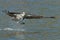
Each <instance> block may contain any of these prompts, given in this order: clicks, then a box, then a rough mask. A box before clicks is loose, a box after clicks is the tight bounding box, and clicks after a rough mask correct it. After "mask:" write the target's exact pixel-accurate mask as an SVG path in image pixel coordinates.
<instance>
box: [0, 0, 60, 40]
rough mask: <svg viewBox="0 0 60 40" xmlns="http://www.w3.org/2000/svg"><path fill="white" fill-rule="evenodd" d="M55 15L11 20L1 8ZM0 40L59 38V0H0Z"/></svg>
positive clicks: (51, 39) (52, 39) (57, 39)
mask: <svg viewBox="0 0 60 40" xmlns="http://www.w3.org/2000/svg"><path fill="white" fill-rule="evenodd" d="M4 9H7V10H9V11H16V12H23V11H25V12H29V13H32V14H35V15H43V16H55V17H56V18H55V19H50V18H46V19H45V18H44V19H37V20H36V19H30V20H29V19H25V24H24V25H21V24H17V23H16V22H15V21H12V20H11V18H10V17H9V16H7V15H6V13H3V12H2V10H4ZM0 40H60V0H0Z"/></svg>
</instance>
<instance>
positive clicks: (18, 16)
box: [3, 11, 55, 24]
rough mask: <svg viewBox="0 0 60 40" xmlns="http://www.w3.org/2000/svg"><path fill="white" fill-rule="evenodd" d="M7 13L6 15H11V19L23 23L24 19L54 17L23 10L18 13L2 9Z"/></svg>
mask: <svg viewBox="0 0 60 40" xmlns="http://www.w3.org/2000/svg"><path fill="white" fill-rule="evenodd" d="M3 12H5V13H7V15H8V16H10V17H12V20H14V21H17V23H21V22H22V23H23V24H25V23H24V22H23V20H24V19H40V18H55V17H44V16H37V15H32V14H29V13H28V14H27V13H25V12H22V13H19V12H10V11H3Z"/></svg>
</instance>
